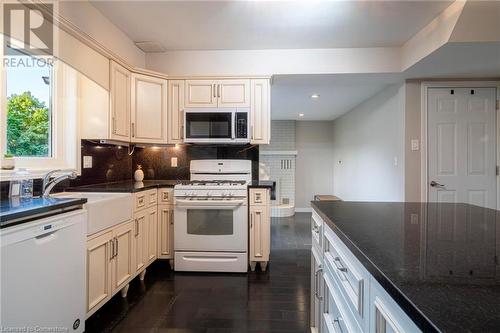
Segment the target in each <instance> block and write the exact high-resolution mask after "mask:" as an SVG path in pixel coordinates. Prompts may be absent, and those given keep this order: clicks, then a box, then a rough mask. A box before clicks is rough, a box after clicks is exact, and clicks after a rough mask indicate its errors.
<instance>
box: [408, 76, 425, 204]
mask: <svg viewBox="0 0 500 333" xmlns="http://www.w3.org/2000/svg"><path fill="white" fill-rule="evenodd" d="M420 95H421V84H420V82H406V84H405V201H410V202H418V201H420V182H421V180H420V179H421V178H420V177H421V158H420V155H421V146H422V138H421V119H420V115H421V111H420V104H421V96H420ZM411 140H418V142H419V148H420V149H419V150H418V151H412V150H411Z"/></svg>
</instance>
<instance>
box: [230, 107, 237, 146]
mask: <svg viewBox="0 0 500 333" xmlns="http://www.w3.org/2000/svg"><path fill="white" fill-rule="evenodd" d="M231 123H232V124H233V126H231V139H232V140H234V139H236V133H235V128H236V126H238V124H236V111H233V112H231Z"/></svg>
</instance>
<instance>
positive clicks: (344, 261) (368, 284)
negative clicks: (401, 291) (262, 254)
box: [311, 209, 421, 333]
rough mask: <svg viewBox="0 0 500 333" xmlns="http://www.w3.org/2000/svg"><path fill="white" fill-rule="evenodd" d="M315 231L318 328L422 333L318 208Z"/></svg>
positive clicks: (328, 332)
mask: <svg viewBox="0 0 500 333" xmlns="http://www.w3.org/2000/svg"><path fill="white" fill-rule="evenodd" d="M311 233H312V247H311V253H312V254H311V258H312V261H311V331H312V332H318V333H319V332H321V333H339V332H342V333H347V332H352V333H358V332H367V333H372V332H373V333H392V332H395V333H396V332H397V333H418V332H421V330H420V329H419V328H418V327H417V326H416V325H415V323H414V322H413V321H412V320H411V319H410V318H409V317H408V316H407V315H406V313H405V312H404V311H403V310H402V309H401V308H400V307H399V305H398V304H397V303H396V302H395V301H394V299H393V298H392V297H391V296H390V295H389V294H388V293H387V292H386V291H385V289H384V288H383V287H382V286H381V285H380V284H379V283H378V282H377V281H376V279H375V278H374V277H373V276H372V275H371V274H370V273H369V272H368V271H367V270H366V268H365V267H364V266H363V264H361V262H360V261H359V260H358V259H357V258H356V257H355V255H354V254H353V253H352V252H351V251H350V250H349V249H348V247H347V246H346V245H345V244H344V242H343V241H341V240H340V238H339V237H338V236H337V234H336V233H335V232H334V231H333V230H332V228H330V227H329V226H328V224H327V223H325V221H324V220H323V219H322V218H321V217H320V215H319V213H318V212H317V211H316V210H314V209H313V215H312V219H311Z"/></svg>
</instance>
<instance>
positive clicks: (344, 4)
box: [91, 0, 452, 50]
mask: <svg viewBox="0 0 500 333" xmlns="http://www.w3.org/2000/svg"><path fill="white" fill-rule="evenodd" d="M91 2H92V4H93V5H94V6H95V7H96V8H97V9H98V10H99V11H101V13H102V14H103V15H104V16H106V17H107V18H108V19H109V20H111V22H113V23H114V24H115V25H116V26H118V27H119V28H120V29H121V30H122V31H123V32H125V34H127V35H128V36H129V37H130V39H132V40H133V41H135V42H141V41H153V42H158V43H160V44H161V46H162V47H163V48H165V49H166V50H249V49H306V48H344V47H380V46H400V45H402V44H403V43H404V42H405V41H407V40H408V39H409V38H410V37H411V36H413V35H414V34H415V33H416V32H418V31H419V30H420V29H421V28H423V27H424V26H425V25H426V24H427V23H429V22H430V21H431V20H432V19H433V18H434V17H436V16H437V15H438V14H439V13H440V12H441V11H443V10H444V9H445V8H446V7H447V6H449V5H450V4H451V3H452V1H305V0H304V1H200V2H195V1H96V0H94V1H91Z"/></svg>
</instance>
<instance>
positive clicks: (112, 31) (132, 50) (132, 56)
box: [58, 1, 146, 68]
mask: <svg viewBox="0 0 500 333" xmlns="http://www.w3.org/2000/svg"><path fill="white" fill-rule="evenodd" d="M58 6H59V13H60V14H61V15H62V16H63V17H64V18H65V19H66V20H68V21H70V22H71V23H73V24H74V25H75V26H77V27H78V28H79V29H80V30H82V31H83V32H85V33H86V34H88V35H89V36H91V37H92V38H94V39H95V40H96V41H98V42H99V43H101V44H102V45H104V47H106V48H107V49H109V50H110V51H111V52H113V53H115V54H116V55H117V56H118V57H120V58H122V59H124V60H125V61H126V62H127V63H129V64H130V65H132V66H135V67H140V68H144V67H145V66H146V55H145V53H144V52H143V51H142V50H140V49H139V48H137V47H136V46H135V44H134V42H133V41H132V40H131V39H130V38H129V37H128V36H127V35H126V34H125V33H124V32H123V31H121V30H120V29H118V27H116V26H115V25H114V24H113V23H111V21H110V20H108V18H106V17H105V16H104V15H102V14H101V12H100V11H98V10H97V9H96V8H95V7H94V6H92V4H90V3H89V2H87V1H60V2H59V3H58Z"/></svg>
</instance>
